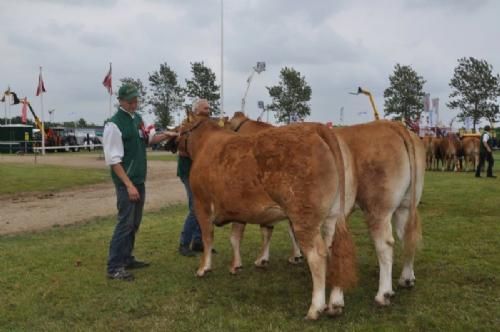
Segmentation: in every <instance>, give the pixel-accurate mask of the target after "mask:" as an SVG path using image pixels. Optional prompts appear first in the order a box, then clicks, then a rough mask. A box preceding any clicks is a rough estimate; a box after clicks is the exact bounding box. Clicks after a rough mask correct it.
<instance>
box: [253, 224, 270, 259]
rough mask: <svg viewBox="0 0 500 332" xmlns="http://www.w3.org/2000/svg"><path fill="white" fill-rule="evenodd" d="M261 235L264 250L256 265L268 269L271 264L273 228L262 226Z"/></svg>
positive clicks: (262, 249)
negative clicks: (270, 252)
mask: <svg viewBox="0 0 500 332" xmlns="http://www.w3.org/2000/svg"><path fill="white" fill-rule="evenodd" d="M260 233H261V234H262V248H261V250H260V254H259V257H257V259H256V260H255V262H254V264H255V266H257V267H266V266H267V265H268V264H269V249H270V247H271V236H272V235H273V226H260Z"/></svg>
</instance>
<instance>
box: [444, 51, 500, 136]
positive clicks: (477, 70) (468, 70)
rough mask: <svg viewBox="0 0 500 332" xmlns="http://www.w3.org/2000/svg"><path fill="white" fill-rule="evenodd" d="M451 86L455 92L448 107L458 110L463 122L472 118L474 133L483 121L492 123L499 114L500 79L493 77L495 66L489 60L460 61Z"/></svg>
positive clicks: (466, 59) (451, 95) (467, 59)
mask: <svg viewBox="0 0 500 332" xmlns="http://www.w3.org/2000/svg"><path fill="white" fill-rule="evenodd" d="M449 85H450V87H451V89H452V92H451V93H450V101H449V102H448V103H447V106H448V107H449V108H450V109H457V110H459V111H460V113H458V118H459V119H461V120H462V121H464V120H465V118H466V117H470V118H471V119H472V122H473V128H474V131H475V130H476V125H477V124H478V123H479V121H480V120H481V118H483V117H485V118H487V119H489V120H491V119H494V118H495V117H496V116H497V115H498V105H497V103H496V99H497V98H498V96H500V77H499V75H498V74H497V75H496V76H495V75H494V74H493V67H492V66H491V65H490V64H489V63H488V62H486V60H478V59H475V58H473V57H469V58H461V59H458V65H457V67H455V71H454V73H453V77H452V78H451V81H450V84H449Z"/></svg>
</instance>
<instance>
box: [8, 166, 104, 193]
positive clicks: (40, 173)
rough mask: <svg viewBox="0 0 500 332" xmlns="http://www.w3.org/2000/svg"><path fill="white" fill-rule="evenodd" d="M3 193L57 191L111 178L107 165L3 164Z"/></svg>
mask: <svg viewBox="0 0 500 332" xmlns="http://www.w3.org/2000/svg"><path fill="white" fill-rule="evenodd" d="M0 174H1V178H2V185H1V186H0V195H6V194H19V193H26V192H53V191H58V190H62V189H68V188H72V187H77V186H81V185H87V184H94V183H98V182H103V181H107V180H109V171H108V170H106V169H89V168H74V167H62V166H50V165H40V164H37V165H35V164H0Z"/></svg>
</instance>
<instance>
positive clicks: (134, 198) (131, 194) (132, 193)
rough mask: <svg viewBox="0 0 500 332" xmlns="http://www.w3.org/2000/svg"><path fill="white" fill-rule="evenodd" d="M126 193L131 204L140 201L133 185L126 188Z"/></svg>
mask: <svg viewBox="0 0 500 332" xmlns="http://www.w3.org/2000/svg"><path fill="white" fill-rule="evenodd" d="M127 192H128V198H129V199H130V201H131V202H139V201H140V200H141V196H140V195H139V191H137V188H136V187H135V186H134V185H133V184H130V185H128V186H127Z"/></svg>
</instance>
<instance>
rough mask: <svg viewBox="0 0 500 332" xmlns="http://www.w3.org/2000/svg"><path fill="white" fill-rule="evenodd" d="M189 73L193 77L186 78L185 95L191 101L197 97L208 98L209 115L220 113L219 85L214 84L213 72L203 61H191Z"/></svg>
mask: <svg viewBox="0 0 500 332" xmlns="http://www.w3.org/2000/svg"><path fill="white" fill-rule="evenodd" d="M191 73H192V74H193V78H192V79H190V80H186V88H185V91H186V95H187V96H188V97H189V98H190V99H191V102H193V101H194V100H196V99H198V98H204V99H206V100H208V103H209V104H210V115H220V113H221V110H220V92H219V89H220V87H219V86H218V85H217V84H215V80H216V76H215V73H214V72H213V71H212V69H210V68H208V67H207V66H205V64H204V63H203V62H192V63H191Z"/></svg>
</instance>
